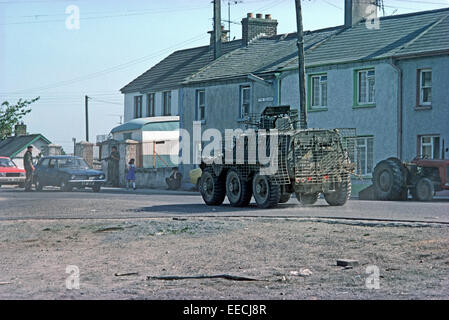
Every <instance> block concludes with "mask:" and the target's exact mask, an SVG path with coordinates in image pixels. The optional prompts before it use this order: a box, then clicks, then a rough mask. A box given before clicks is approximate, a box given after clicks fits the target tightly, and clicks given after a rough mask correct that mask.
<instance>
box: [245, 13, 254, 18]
mask: <svg viewBox="0 0 449 320" xmlns="http://www.w3.org/2000/svg"><path fill="white" fill-rule="evenodd" d="M246 17H247V18H254V13H252V12H250V13H248V14H247V15H246Z"/></svg>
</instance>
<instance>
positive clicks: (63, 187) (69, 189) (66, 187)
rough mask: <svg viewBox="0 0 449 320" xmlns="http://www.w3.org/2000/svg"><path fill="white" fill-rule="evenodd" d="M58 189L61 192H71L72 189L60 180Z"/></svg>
mask: <svg viewBox="0 0 449 320" xmlns="http://www.w3.org/2000/svg"><path fill="white" fill-rule="evenodd" d="M59 188H60V189H61V191H62V192H70V191H72V187H71V186H70V185H69V184H68V183H67V181H65V180H61V182H60V183H59Z"/></svg>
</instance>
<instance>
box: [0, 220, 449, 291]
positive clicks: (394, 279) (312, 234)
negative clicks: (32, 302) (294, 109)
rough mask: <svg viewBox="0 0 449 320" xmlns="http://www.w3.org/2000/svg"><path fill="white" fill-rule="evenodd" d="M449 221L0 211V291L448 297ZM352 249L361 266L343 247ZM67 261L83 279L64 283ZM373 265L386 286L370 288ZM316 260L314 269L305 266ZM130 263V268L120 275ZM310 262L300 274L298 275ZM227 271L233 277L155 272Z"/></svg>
mask: <svg viewBox="0 0 449 320" xmlns="http://www.w3.org/2000/svg"><path fill="white" fill-rule="evenodd" d="M448 247H449V228H448V227H445V226H442V225H429V224H421V225H420V224H398V223H374V222H373V223H362V222H357V221H354V222H351V221H347V222H345V221H333V220H317V219H314V220H311V219H261V218H259V219H258V218H251V219H249V218H247V219H240V218H204V219H203V218H201V219H200V218H189V219H187V220H184V219H180V220H179V219H177V220H175V219H171V218H170V219H169V218H167V219H141V220H84V221H83V220H66V221H19V222H18V221H11V222H1V223H0V299H448V298H449V290H448V289H449V250H448ZM342 258H344V259H355V260H358V261H359V265H358V266H355V267H354V268H352V269H350V268H349V269H345V268H342V267H339V266H336V260H337V259H342ZM68 265H75V266H77V267H78V268H79V272H80V278H79V283H80V289H79V290H76V289H73V290H69V289H67V288H66V279H67V277H68V276H69V274H67V273H66V267H67V266H68ZM368 265H375V266H377V267H378V268H379V271H380V279H379V281H380V282H379V284H380V289H368V288H367V287H366V284H365V282H366V279H367V277H369V276H370V275H369V274H367V273H366V267H367V266H368ZM304 269H308V270H304ZM123 273H125V274H126V273H132V274H130V275H120V276H117V275H116V274H123ZM301 273H303V275H301ZM213 274H229V275H234V276H245V277H251V278H254V279H257V280H259V281H233V280H226V279H190V280H176V281H167V280H148V279H147V276H164V275H165V276H167V275H176V276H192V275H213Z"/></svg>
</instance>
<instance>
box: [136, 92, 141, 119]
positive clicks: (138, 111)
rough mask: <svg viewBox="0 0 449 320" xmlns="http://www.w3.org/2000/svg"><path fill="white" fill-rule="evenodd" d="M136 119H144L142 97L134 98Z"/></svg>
mask: <svg viewBox="0 0 449 320" xmlns="http://www.w3.org/2000/svg"><path fill="white" fill-rule="evenodd" d="M134 118H142V96H136V97H134Z"/></svg>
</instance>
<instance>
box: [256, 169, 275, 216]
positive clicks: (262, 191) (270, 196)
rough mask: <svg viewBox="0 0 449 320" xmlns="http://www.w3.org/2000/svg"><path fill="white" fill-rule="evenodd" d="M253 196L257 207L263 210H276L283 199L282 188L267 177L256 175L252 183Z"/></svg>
mask: <svg viewBox="0 0 449 320" xmlns="http://www.w3.org/2000/svg"><path fill="white" fill-rule="evenodd" d="M252 188H253V195H254V199H255V200H256V203H257V206H258V207H259V208H262V209H268V208H274V207H276V206H277V204H278V203H279V200H280V198H281V187H280V186H279V185H275V184H273V181H272V180H271V179H270V178H269V177H268V176H265V175H261V174H260V173H258V174H256V175H255V176H254V178H253V183H252Z"/></svg>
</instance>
